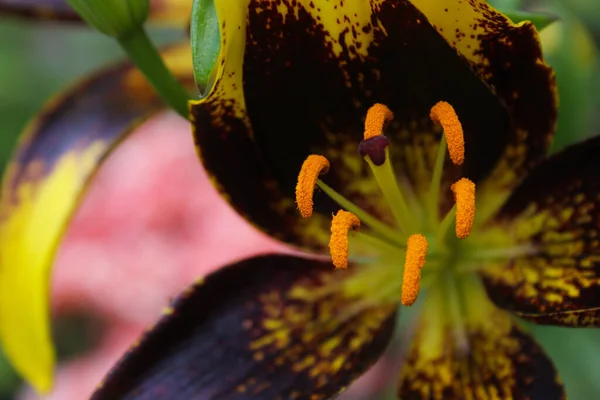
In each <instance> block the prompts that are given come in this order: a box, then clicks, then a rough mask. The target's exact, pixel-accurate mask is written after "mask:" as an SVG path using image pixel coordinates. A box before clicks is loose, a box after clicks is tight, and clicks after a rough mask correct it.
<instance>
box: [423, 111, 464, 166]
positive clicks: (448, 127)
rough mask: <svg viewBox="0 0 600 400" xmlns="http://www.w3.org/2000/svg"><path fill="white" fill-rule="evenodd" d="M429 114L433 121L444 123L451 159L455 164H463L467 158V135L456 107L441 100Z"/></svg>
mask: <svg viewBox="0 0 600 400" xmlns="http://www.w3.org/2000/svg"><path fill="white" fill-rule="evenodd" d="M429 116H430V117H431V120H432V121H433V122H435V123H439V124H440V125H442V128H443V129H444V136H445V137H446V143H447V144H448V153H449V154H450V159H451V160H452V162H453V163H454V164H455V165H461V164H462V163H463V161H464V160H465V137H464V133H463V128H462V125H461V123H460V120H459V119H458V116H457V115H456V112H455V111H454V108H453V107H452V106H451V105H450V104H449V103H446V102H445V101H440V102H439V103H437V104H436V105H435V106H433V107H432V108H431V113H430V114H429Z"/></svg>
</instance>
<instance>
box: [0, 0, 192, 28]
mask: <svg viewBox="0 0 600 400" xmlns="http://www.w3.org/2000/svg"><path fill="white" fill-rule="evenodd" d="M191 10H192V0H152V8H151V10H150V16H149V21H151V22H155V23H160V24H166V25H172V26H179V27H186V26H187V25H188V24H189V19H190V13H191ZM0 13H2V14H3V15H18V16H22V17H27V18H36V19H43V20H59V21H79V22H80V21H81V19H80V17H79V15H77V13H76V12H75V11H74V10H73V9H72V8H71V6H70V5H69V4H67V1H66V0H0Z"/></svg>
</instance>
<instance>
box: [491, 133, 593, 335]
mask: <svg viewBox="0 0 600 400" xmlns="http://www.w3.org/2000/svg"><path fill="white" fill-rule="evenodd" d="M598 154H600V137H595V138H593V139H590V140H588V141H586V142H583V143H580V144H577V145H575V146H572V147H570V148H568V149H567V150H565V151H563V152H561V153H560V154H558V155H556V156H554V157H552V158H551V159H549V160H548V161H547V162H545V163H543V164H541V165H540V166H539V167H538V168H537V169H536V170H534V171H533V173H532V174H531V175H530V176H529V177H527V179H526V180H525V181H524V182H523V183H522V184H521V186H519V188H518V189H517V190H516V191H515V192H514V193H513V195H512V196H511V197H510V199H509V200H508V202H507V203H506V204H505V205H504V207H503V208H502V209H501V210H500V213H499V215H498V224H499V226H498V228H499V229H502V230H504V231H505V232H508V235H509V236H510V237H511V238H512V239H511V243H510V244H511V245H512V246H515V247H525V250H526V251H527V253H526V254H524V255H521V256H519V257H516V258H514V259H512V260H511V261H510V263H509V264H508V265H490V267H489V268H488V269H486V270H485V272H484V273H485V277H486V284H487V287H488V291H489V293H490V296H491V297H492V298H493V299H494V301H495V302H496V303H498V304H499V305H500V306H502V307H504V308H506V309H508V310H511V311H514V312H516V313H517V314H518V315H521V316H523V317H525V318H528V319H531V320H533V321H535V322H539V323H550V324H557V325H568V326H600V239H599V237H598V233H599V231H598V230H599V228H600V194H599V193H600V157H598Z"/></svg>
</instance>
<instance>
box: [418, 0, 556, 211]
mask: <svg viewBox="0 0 600 400" xmlns="http://www.w3.org/2000/svg"><path fill="white" fill-rule="evenodd" d="M410 2H411V3H412V4H414V5H415V6H416V7H417V8H418V9H419V10H421V12H423V14H425V16H426V17H427V18H428V19H429V22H430V23H431V24H432V25H433V26H434V27H435V29H436V31H437V32H438V33H439V34H440V35H441V36H442V37H444V39H445V40H446V41H447V42H448V43H449V44H450V45H451V46H452V47H453V48H454V49H456V51H457V52H458V53H460V55H461V56H462V57H463V58H464V59H465V60H466V61H467V62H468V63H469V65H470V66H471V68H472V69H473V71H474V72H475V73H476V74H477V76H478V77H479V78H480V79H482V80H483V81H484V82H486V84H487V85H488V86H489V87H490V88H491V90H492V91H493V92H494V94H495V95H496V96H498V97H499V98H500V99H502V102H503V104H505V106H506V108H507V109H508V112H509V114H510V117H511V124H512V128H511V130H510V133H509V134H508V135H506V136H505V137H504V138H503V139H504V140H505V142H503V143H502V144H503V147H502V148H498V150H499V151H500V152H501V156H500V158H499V159H498V158H497V157H495V158H493V159H491V160H485V159H480V156H483V157H484V158H485V157H489V155H488V154H487V153H483V154H480V153H481V152H480V151H479V150H478V149H477V147H476V146H471V149H472V151H471V152H469V147H467V159H466V160H467V161H468V160H469V158H473V157H474V158H477V161H476V162H474V166H475V167H476V168H477V169H479V168H481V166H483V165H485V166H486V167H487V166H491V167H494V168H493V170H492V171H491V172H490V175H489V179H487V180H486V181H485V186H484V185H480V186H478V188H477V191H478V197H479V198H481V199H484V197H485V202H486V203H489V205H488V207H490V208H492V209H493V208H495V207H497V206H500V205H501V204H502V201H503V200H505V199H506V198H507V197H508V195H509V194H510V191H511V190H512V189H513V188H514V187H515V186H516V185H518V184H519V182H520V181H521V179H522V178H523V176H525V175H526V174H527V173H528V172H529V171H531V169H532V168H533V167H534V166H535V165H536V164H537V163H538V162H540V161H541V160H542V159H543V158H544V157H545V156H546V154H547V151H548V148H549V145H550V142H551V139H552V136H553V134H554V130H555V128H556V117H557V92H556V83H555V79H554V72H553V70H552V69H551V68H550V67H549V66H548V65H547V64H546V62H545V61H544V58H543V55H542V48H541V43H540V38H539V35H538V33H537V31H536V29H535V27H534V25H533V24H532V23H530V22H522V23H518V24H514V23H512V22H511V21H510V19H508V17H506V16H505V15H503V14H502V13H500V12H499V11H497V10H495V9H494V8H493V7H492V6H490V5H489V4H488V1H486V0H469V1H464V0H444V1H443V2H442V1H432V0H410ZM459 116H460V114H459ZM490 123H491V121H490ZM477 133H478V134H479V135H481V136H483V137H484V138H489V137H490V136H493V135H494V133H492V132H489V131H486V130H482V131H480V132H477ZM487 161H490V162H492V163H493V164H491V165H489V164H486V162H487ZM488 171H489V170H488V169H487V168H484V169H483V170H482V171H469V173H468V174H469V175H471V174H473V175H472V176H473V177H475V178H476V179H478V178H479V177H481V175H480V174H481V173H482V172H483V173H485V172H488ZM481 211H483V210H481Z"/></svg>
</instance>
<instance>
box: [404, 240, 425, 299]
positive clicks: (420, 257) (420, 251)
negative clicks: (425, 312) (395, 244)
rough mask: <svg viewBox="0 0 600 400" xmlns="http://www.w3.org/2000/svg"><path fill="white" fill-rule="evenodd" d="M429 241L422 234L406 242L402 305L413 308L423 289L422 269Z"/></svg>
mask: <svg viewBox="0 0 600 400" xmlns="http://www.w3.org/2000/svg"><path fill="white" fill-rule="evenodd" d="M427 248H428V244H427V239H425V236H423V235H421V234H418V233H416V234H414V235H410V237H409V238H408V240H407V242H406V259H405V261H404V276H403V279H402V304H403V305H405V306H412V305H413V304H414V303H415V301H417V297H418V296H419V290H420V289H421V269H422V268H423V265H425V256H426V255H427Z"/></svg>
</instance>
